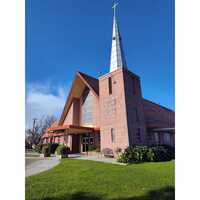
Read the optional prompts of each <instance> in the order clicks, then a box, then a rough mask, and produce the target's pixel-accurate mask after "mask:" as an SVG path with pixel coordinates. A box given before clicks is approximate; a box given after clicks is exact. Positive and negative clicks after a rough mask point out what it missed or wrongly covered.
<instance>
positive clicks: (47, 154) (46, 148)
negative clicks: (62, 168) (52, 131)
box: [42, 146, 51, 157]
mask: <svg viewBox="0 0 200 200" xmlns="http://www.w3.org/2000/svg"><path fill="white" fill-rule="evenodd" d="M42 153H43V154H44V157H50V155H51V154H50V148H49V146H44V147H43V148H42Z"/></svg>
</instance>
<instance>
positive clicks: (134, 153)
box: [117, 145, 175, 163]
mask: <svg viewBox="0 0 200 200" xmlns="http://www.w3.org/2000/svg"><path fill="white" fill-rule="evenodd" d="M174 158H175V151H174V148H173V147H170V146H167V145H154V146H130V147H128V148H126V149H125V151H124V152H123V153H122V154H120V155H119V156H118V159H117V160H118V162H122V163H139V162H158V161H168V160H172V159H174Z"/></svg>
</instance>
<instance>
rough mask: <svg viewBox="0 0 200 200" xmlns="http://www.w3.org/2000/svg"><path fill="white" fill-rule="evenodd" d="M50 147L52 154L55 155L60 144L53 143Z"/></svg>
mask: <svg viewBox="0 0 200 200" xmlns="http://www.w3.org/2000/svg"><path fill="white" fill-rule="evenodd" d="M49 145H50V153H51V154H54V153H55V151H56V149H57V147H58V145H59V144H58V143H51V144H49Z"/></svg>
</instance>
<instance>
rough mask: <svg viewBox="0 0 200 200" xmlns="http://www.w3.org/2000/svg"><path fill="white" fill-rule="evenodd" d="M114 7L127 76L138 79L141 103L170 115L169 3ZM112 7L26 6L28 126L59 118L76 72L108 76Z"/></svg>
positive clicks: (49, 0)
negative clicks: (160, 107)
mask: <svg viewBox="0 0 200 200" xmlns="http://www.w3.org/2000/svg"><path fill="white" fill-rule="evenodd" d="M118 2H119V3H120V4H119V6H118V9H117V17H118V22H119V27H120V32H121V36H122V40H123V46H124V51H125V56H126V60H127V64H128V67H129V70H131V71H132V72H134V73H136V74H137V75H139V76H140V77H141V84H142V93H143V96H144V97H145V98H147V99H149V100H152V101H155V102H157V103H159V104H162V105H164V106H166V107H168V108H171V109H174V107H175V102H174V76H175V74H174V73H175V72H174V71H175V69H174V0H123V1H122V0H121V1H118ZM112 3H113V1H112V0H101V1H99V0H42V1H41V0H26V117H27V116H28V117H27V123H28V124H30V122H31V120H32V118H33V117H35V116H36V117H40V116H41V115H45V113H47V114H53V113H56V115H57V116H59V114H60V112H61V110H62V107H63V104H64V102H65V99H66V96H67V94H68V90H69V88H70V84H71V81H72V80H73V78H74V75H75V72H76V71H82V72H85V73H87V74H89V75H92V76H94V77H98V75H99V73H100V72H102V73H107V72H108V71H109V61H110V51H111V35H112V19H113V11H112V8H111V7H112ZM49 99H50V100H49ZM44 107H45V108H44Z"/></svg>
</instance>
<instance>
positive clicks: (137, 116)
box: [135, 108, 139, 122]
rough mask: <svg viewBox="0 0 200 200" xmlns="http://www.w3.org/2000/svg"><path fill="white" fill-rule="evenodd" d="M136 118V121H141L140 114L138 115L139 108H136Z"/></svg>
mask: <svg viewBox="0 0 200 200" xmlns="http://www.w3.org/2000/svg"><path fill="white" fill-rule="evenodd" d="M135 119H136V122H139V115H138V110H137V108H135Z"/></svg>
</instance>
